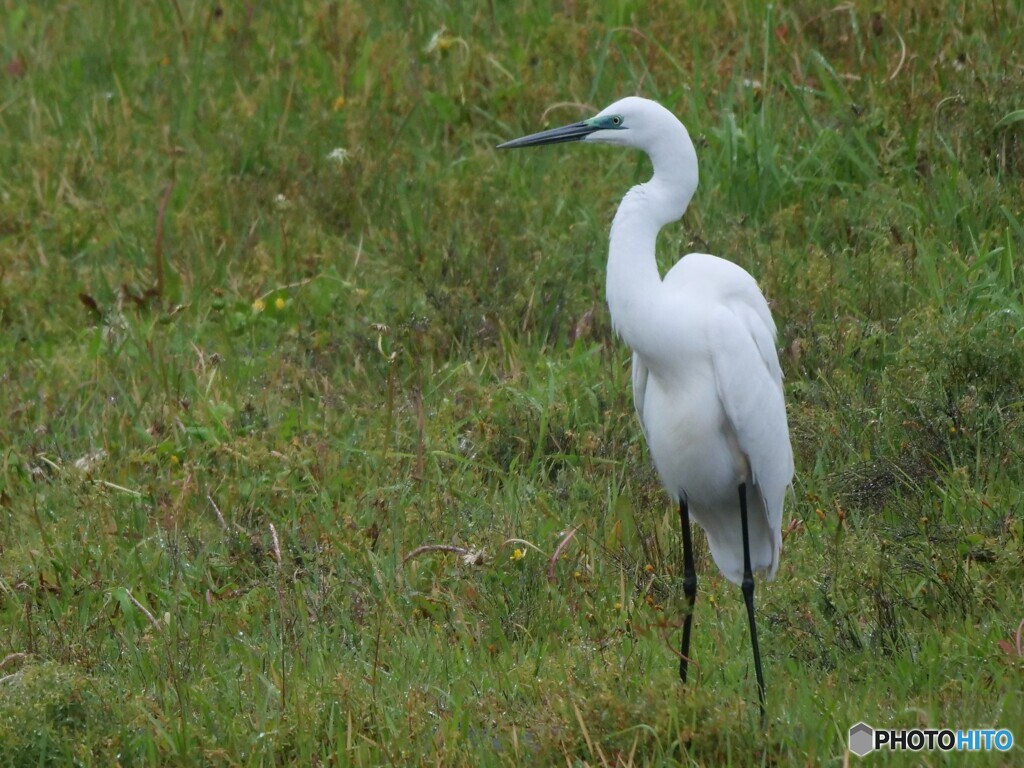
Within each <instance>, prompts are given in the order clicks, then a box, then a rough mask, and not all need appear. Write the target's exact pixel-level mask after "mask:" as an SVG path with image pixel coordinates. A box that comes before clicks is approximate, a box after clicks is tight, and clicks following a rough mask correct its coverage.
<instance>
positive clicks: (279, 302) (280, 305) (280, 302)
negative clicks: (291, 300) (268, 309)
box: [274, 296, 287, 310]
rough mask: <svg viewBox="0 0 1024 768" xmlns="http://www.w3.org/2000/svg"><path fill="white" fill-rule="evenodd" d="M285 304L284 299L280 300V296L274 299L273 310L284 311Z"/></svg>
mask: <svg viewBox="0 0 1024 768" xmlns="http://www.w3.org/2000/svg"><path fill="white" fill-rule="evenodd" d="M286 303H287V302H285V300H284V299H282V298H281V297H280V296H278V297H277V298H276V299H274V309H277V310H281V309H284V305H285V304H286Z"/></svg>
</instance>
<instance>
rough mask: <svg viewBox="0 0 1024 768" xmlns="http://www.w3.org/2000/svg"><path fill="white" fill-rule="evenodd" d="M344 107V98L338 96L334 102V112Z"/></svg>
mask: <svg viewBox="0 0 1024 768" xmlns="http://www.w3.org/2000/svg"><path fill="white" fill-rule="evenodd" d="M344 106H345V97H344V96H339V97H338V98H336V99H335V100H334V111H335V112H337V111H338V110H340V109H342V108H343V107H344Z"/></svg>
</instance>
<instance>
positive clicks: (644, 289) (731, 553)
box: [498, 97, 793, 721]
mask: <svg viewBox="0 0 1024 768" xmlns="http://www.w3.org/2000/svg"><path fill="white" fill-rule="evenodd" d="M569 141H584V142H590V143H602V144H616V145H619V146H624V147H632V148H634V149H641V150H643V151H644V152H646V153H647V155H648V156H649V157H650V159H651V162H652V164H653V166H654V175H653V176H652V177H651V179H650V181H648V182H646V183H645V184H639V185H637V186H635V187H633V188H632V189H630V190H629V191H628V192H627V193H626V195H625V197H623V198H622V202H621V203H620V204H619V208H618V211H617V212H616V214H615V218H614V220H613V221H612V227H611V237H610V243H609V251H608V275H607V286H606V290H607V296H608V308H609V310H610V312H611V319H612V325H613V327H614V328H615V330H616V332H617V333H618V334H619V336H621V337H622V339H623V340H624V341H625V342H626V344H628V345H629V347H630V348H631V349H632V350H633V400H634V404H635V406H636V412H637V416H639V418H640V426H641V428H642V430H643V433H644V436H645V437H646V439H647V445H648V447H649V449H650V453H651V456H652V458H653V459H654V464H655V466H656V467H657V470H658V474H659V476H660V477H661V481H662V483H664V485H665V488H666V490H667V491H668V493H669V495H670V496H671V497H672V498H673V500H674V501H676V502H678V505H679V518H680V524H681V527H682V535H683V576H684V578H683V590H684V593H685V595H686V599H687V603H688V609H687V613H686V617H685V619H684V621H683V638H682V647H681V655H680V661H679V676H680V678H681V679H682V681H683V682H684V683H685V682H686V669H687V663H688V660H689V653H690V625H691V622H692V620H693V606H694V601H695V600H696V597H697V575H696V571H695V569H694V563H693V545H692V540H691V534H690V517H691V516H692V517H693V519H694V520H695V521H696V522H697V524H698V525H700V526H701V528H703V529H704V531H705V532H706V534H707V538H708V544H709V548H710V550H711V556H712V557H713V558H714V561H715V563H716V564H717V565H718V567H719V568H720V569H721V571H722V573H723V574H724V575H725V577H726V578H727V579H728V580H729V581H731V582H733V583H735V584H739V585H740V586H741V587H742V590H743V597H744V601H745V603H746V607H747V618H748V621H749V624H750V639H751V644H752V646H753V652H754V671H755V674H756V676H757V689H758V702H759V704H760V710H761V718H762V721H763V719H764V706H765V694H764V677H763V675H762V673H761V655H760V652H759V650H758V645H757V626H756V624H755V622H754V575H753V574H754V573H755V572H765V573H766V574H767V576H768V578H772V577H773V576H774V575H775V571H776V569H777V568H778V564H779V550H780V549H781V547H782V507H783V501H784V499H785V496H786V492H787V489H788V488H789V486H790V483H791V481H792V477H793V451H792V448H791V446H790V442H789V428H788V425H787V422H786V405H785V401H784V399H783V392H782V369H781V367H780V366H779V358H778V353H777V352H776V350H775V323H774V321H773V320H772V316H771V312H770V311H769V309H768V303H767V302H766V301H765V298H764V296H763V295H762V293H761V291H760V289H759V288H758V286H757V283H756V282H755V280H754V278H753V277H751V276H750V275H749V274H748V273H747V272H746V271H745V270H744V269H742V268H741V267H739V266H737V265H736V264H733V263H732V262H729V261H725V260H724V259H720V258H718V257H716V256H709V255H708V254H705V253H691V254H689V255H687V256H684V257H683V258H682V259H680V260H679V262H678V263H676V264H675V266H673V267H672V268H671V269H670V270H669V271H668V273H667V274H666V275H665V277H664V279H662V277H661V275H660V273H659V272H658V265H657V262H656V261H655V241H656V240H657V236H658V232H659V231H660V230H661V228H662V227H663V226H665V225H666V224H669V223H670V222H673V221H676V220H678V219H679V218H680V217H682V215H683V213H684V212H685V211H686V208H687V206H688V205H689V203H690V200H691V198H692V197H693V194H694V192H695V191H696V189H697V153H696V151H695V150H694V148H693V142H692V141H690V135H689V133H687V130H686V128H685V127H684V126H683V124H682V123H681V122H679V120H677V119H676V117H675V116H674V115H673V114H672V113H671V112H669V111H668V110H667V109H665V108H664V107H662V106H661V105H660V104H657V103H656V102H653V101H649V100H647V99H641V98H637V97H629V98H625V99H622V100H620V101H617V102H615V103H614V104H612V105H611V106H610V107H608V108H607V109H605V110H603V111H602V112H601V113H600V114H598V115H597V116H596V117H593V118H591V119H589V120H584V121H582V122H579V123H573V124H572V125H567V126H564V127H562V128H554V129H552V130H549V131H542V132H541V133H535V134H532V135H530V136H524V137H523V138H521V139H515V140H513V141H508V142H505V143H504V144H501V145H500V146H499V147H498V148H499V149H512V148H515V147H534V146H540V145H543V144H557V143H562V142H569ZM748 491H749V494H748ZM748 496H749V498H748Z"/></svg>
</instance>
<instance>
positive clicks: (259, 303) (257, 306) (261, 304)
mask: <svg viewBox="0 0 1024 768" xmlns="http://www.w3.org/2000/svg"><path fill="white" fill-rule="evenodd" d="M266 308H267V302H265V301H264V300H263V299H256V301H254V302H253V303H252V311H253V312H262V311H263V310H264V309H266Z"/></svg>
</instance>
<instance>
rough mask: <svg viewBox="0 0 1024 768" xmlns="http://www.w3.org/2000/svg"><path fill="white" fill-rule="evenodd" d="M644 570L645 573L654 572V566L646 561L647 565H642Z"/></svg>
mask: <svg viewBox="0 0 1024 768" xmlns="http://www.w3.org/2000/svg"><path fill="white" fill-rule="evenodd" d="M644 571H645V572H646V573H654V566H653V565H651V564H650V563H648V564H647V565H645V566H644Z"/></svg>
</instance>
